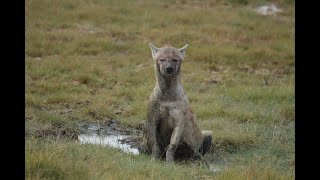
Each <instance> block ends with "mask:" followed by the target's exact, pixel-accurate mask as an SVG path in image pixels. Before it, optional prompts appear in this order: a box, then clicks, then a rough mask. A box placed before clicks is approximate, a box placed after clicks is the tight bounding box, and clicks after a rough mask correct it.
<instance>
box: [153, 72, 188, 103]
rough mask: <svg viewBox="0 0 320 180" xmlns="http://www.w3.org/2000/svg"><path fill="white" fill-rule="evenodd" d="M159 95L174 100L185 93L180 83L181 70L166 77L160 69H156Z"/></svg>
mask: <svg viewBox="0 0 320 180" xmlns="http://www.w3.org/2000/svg"><path fill="white" fill-rule="evenodd" d="M156 78H157V84H156V88H157V89H158V90H157V91H158V92H157V93H158V95H160V96H162V97H163V98H164V99H169V100H174V99H177V98H178V97H180V96H181V93H183V90H182V86H181V83H180V72H179V73H178V74H177V75H176V76H173V77H169V78H168V77H165V76H163V75H162V74H161V73H160V72H159V71H157V70H156Z"/></svg>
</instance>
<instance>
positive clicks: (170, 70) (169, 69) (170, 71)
mask: <svg viewBox="0 0 320 180" xmlns="http://www.w3.org/2000/svg"><path fill="white" fill-rule="evenodd" d="M166 71H167V73H169V74H171V73H172V72H173V67H171V66H169V67H167V68H166Z"/></svg>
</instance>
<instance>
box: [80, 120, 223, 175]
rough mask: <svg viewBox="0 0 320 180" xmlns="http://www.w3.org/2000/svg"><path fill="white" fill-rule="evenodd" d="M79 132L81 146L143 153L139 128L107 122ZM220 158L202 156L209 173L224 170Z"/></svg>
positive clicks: (86, 125)
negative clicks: (86, 145) (97, 146)
mask: <svg viewBox="0 0 320 180" xmlns="http://www.w3.org/2000/svg"><path fill="white" fill-rule="evenodd" d="M80 132H81V133H80V134H79V135H78V140H79V141H80V143H81V144H96V145H99V146H108V147H112V148H116V149H120V150H121V151H123V152H125V153H128V154H132V155H138V154H142V153H144V152H143V151H142V148H141V142H142V129H141V128H129V127H126V126H123V125H121V124H120V123H119V122H118V121H115V120H107V121H105V122H103V123H101V124H82V125H81V126H80ZM221 157H223V156H222V155H219V154H216V153H213V151H212V150H211V151H210V152H208V153H207V154H206V155H205V156H204V159H205V161H206V163H207V165H208V168H209V169H210V171H212V172H214V173H219V172H221V170H222V169H224V166H225V165H226V162H225V161H224V160H223V159H221Z"/></svg>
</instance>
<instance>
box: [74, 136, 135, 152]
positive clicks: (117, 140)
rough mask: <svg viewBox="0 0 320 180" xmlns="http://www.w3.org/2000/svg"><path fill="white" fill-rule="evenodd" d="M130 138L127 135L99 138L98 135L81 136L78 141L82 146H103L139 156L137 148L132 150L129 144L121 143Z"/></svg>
mask: <svg viewBox="0 0 320 180" xmlns="http://www.w3.org/2000/svg"><path fill="white" fill-rule="evenodd" d="M127 137H130V136H125V135H105V136H99V135H97V134H81V135H79V136H78V139H79V140H80V142H81V143H82V144H85V143H89V144H99V145H103V146H110V147H114V148H118V149H121V150H122V151H124V152H126V153H132V154H139V150H138V149H137V148H131V147H130V145H129V144H125V143H121V140H123V139H124V138H127Z"/></svg>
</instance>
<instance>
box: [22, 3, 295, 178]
mask: <svg viewBox="0 0 320 180" xmlns="http://www.w3.org/2000/svg"><path fill="white" fill-rule="evenodd" d="M270 2H274V3H276V4H277V5H279V6H280V8H281V9H283V10H284V12H283V13H281V14H278V15H276V16H260V15H258V14H256V13H255V12H254V8H255V7H256V6H258V5H261V4H264V3H270ZM294 6H295V4H294V1H293V0H292V1H290V0H274V1H264V0H217V1H193V0H181V1H170V0H165V1H147V0H140V1H125V0H116V1H115V0H107V1H102V0H101V1H100V0H90V1H89V0H83V1H76V0H64V1H54V0H28V1H26V7H25V9H26V13H25V14H26V23H25V27H26V30H25V35H26V38H25V42H26V48H25V57H26V58H25V70H26V74H25V75H26V76H25V86H26V90H25V99H26V101H25V102H26V104H25V114H26V120H25V124H26V126H25V130H26V179H106V178H108V179H110V178H114V179H128V178H129V179H149V178H151V179H158V178H160V179H194V178H205V179H206V178H207V179H210V178H215V179H294V178H295V175H294V174H295V90H294V89H295V53H294V26H295V19H294V18H295V9H294ZM149 42H152V43H153V44H155V45H156V46H159V47H161V46H163V45H164V44H166V43H170V44H172V45H173V46H175V47H182V46H183V45H185V43H188V44H189V47H188V49H187V53H186V54H187V56H186V58H185V60H184V62H183V67H182V73H183V75H182V82H183V86H184V89H185V91H186V93H187V95H188V97H189V101H190V105H191V107H192V109H193V111H194V112H195V114H196V116H197V118H198V119H199V121H200V126H201V128H202V129H207V130H212V131H213V141H214V142H213V145H212V148H211V149H212V151H211V152H210V154H208V156H207V158H208V159H209V160H210V159H211V160H213V161H214V160H217V159H223V160H225V161H226V162H227V163H226V164H224V165H223V168H222V169H223V170H222V171H221V172H220V173H214V172H212V171H210V170H209V168H208V167H207V166H204V165H197V164H188V163H186V164H184V163H180V164H176V165H172V166H166V165H165V163H163V162H153V161H151V160H150V158H149V157H146V156H143V155H139V156H131V155H127V154H124V153H122V152H120V151H118V150H115V149H111V148H104V147H97V146H92V145H80V144H79V142H78V141H77V140H74V139H72V138H71V139H68V140H65V139H64V138H62V139H61V138H58V137H59V135H60V134H61V133H65V134H66V135H67V136H70V137H76V135H77V133H78V132H79V125H80V124H81V123H88V122H97V123H99V122H103V121H104V120H106V119H115V120H118V121H120V122H121V123H122V124H124V125H126V126H131V127H137V126H139V125H140V124H141V123H143V122H144V121H145V120H146V111H147V109H146V108H147V102H148V97H149V94H150V93H151V91H152V90H153V87H154V84H155V77H154V69H153V67H154V62H153V60H152V58H151V52H150V49H149V47H148V43H149ZM66 132H67V133H66Z"/></svg>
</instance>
